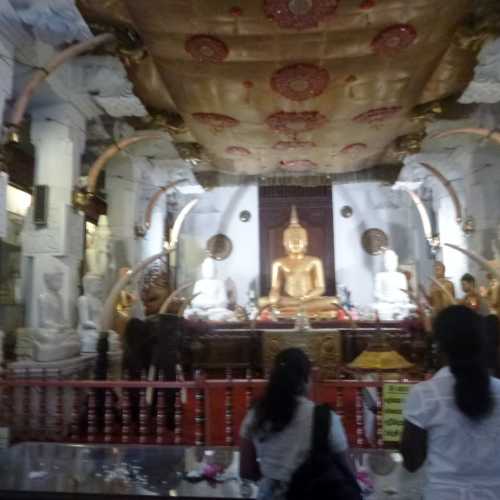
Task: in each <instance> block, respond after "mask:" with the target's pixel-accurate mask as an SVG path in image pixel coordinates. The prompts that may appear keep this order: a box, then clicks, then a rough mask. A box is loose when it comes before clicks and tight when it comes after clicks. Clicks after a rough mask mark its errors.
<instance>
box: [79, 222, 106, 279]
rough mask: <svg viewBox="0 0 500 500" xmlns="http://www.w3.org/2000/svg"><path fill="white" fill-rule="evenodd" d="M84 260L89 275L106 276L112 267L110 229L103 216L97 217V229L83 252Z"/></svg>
mask: <svg viewBox="0 0 500 500" xmlns="http://www.w3.org/2000/svg"><path fill="white" fill-rule="evenodd" d="M85 260H86V262H87V271H88V273H89V274H97V275H99V276H106V275H108V273H109V271H110V268H111V267H112V264H113V259H112V252H111V229H110V228H109V223H108V218H107V217H106V216H105V215H100V216H99V221H98V223H97V228H96V230H95V233H94V234H93V237H92V240H91V243H90V245H89V247H88V248H87V251H86V252H85Z"/></svg>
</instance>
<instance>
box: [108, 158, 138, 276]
mask: <svg viewBox="0 0 500 500" xmlns="http://www.w3.org/2000/svg"><path fill="white" fill-rule="evenodd" d="M140 177H141V169H140V167H139V166H138V165H137V160H135V161H132V159H131V158H129V157H126V156H124V155H123V154H120V155H117V156H116V157H115V158H114V159H113V160H112V161H111V162H110V164H109V165H108V166H107V167H106V201H107V204H108V220H109V226H110V229H111V237H112V238H113V252H114V257H115V261H116V267H117V269H120V268H122V267H133V265H134V264H135V263H136V262H138V259H139V258H140V254H139V249H140V243H139V240H138V239H137V238H136V236H135V231H134V227H135V224H136V219H137V215H136V214H137V212H138V207H139V185H140V184H139V181H140Z"/></svg>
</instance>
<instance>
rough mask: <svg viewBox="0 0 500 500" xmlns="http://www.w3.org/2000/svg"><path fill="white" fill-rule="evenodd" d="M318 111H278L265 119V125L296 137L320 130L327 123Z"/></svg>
mask: <svg viewBox="0 0 500 500" xmlns="http://www.w3.org/2000/svg"><path fill="white" fill-rule="evenodd" d="M327 121H328V120H327V119H326V116H324V115H322V114H321V113H320V112H319V111H300V112H295V111H290V112H288V111H278V112H277V113H273V114H272V115H270V116H268V117H267V118H266V123H267V124H268V125H269V127H271V128H272V129H273V130H276V131H277V132H284V133H285V134H290V135H293V136H294V137H296V136H297V134H299V133H300V132H307V131H308V130H315V129H318V128H321V127H323V126H324V125H325V123H327Z"/></svg>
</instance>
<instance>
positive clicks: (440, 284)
mask: <svg viewBox="0 0 500 500" xmlns="http://www.w3.org/2000/svg"><path fill="white" fill-rule="evenodd" d="M445 271H446V268H445V267H444V264H443V263H442V262H440V261H438V260H437V261H436V262H434V279H435V281H434V282H433V283H432V285H431V288H430V291H429V302H430V304H431V306H432V315H433V316H436V315H437V314H438V313H439V312H440V311H442V310H443V309H446V308H447V307H448V306H451V305H452V304H455V303H456V300H455V286H454V285H453V283H452V282H451V281H450V280H449V279H447V278H446V277H445Z"/></svg>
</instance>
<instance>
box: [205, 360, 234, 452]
mask: <svg viewBox="0 0 500 500" xmlns="http://www.w3.org/2000/svg"><path fill="white" fill-rule="evenodd" d="M224 396H225V398H224V399H225V416H224V417H225V424H226V425H225V444H226V446H232V445H233V444H234V438H233V375H232V372H231V368H228V369H227V370H226V389H225V395H224ZM209 418H210V415H209Z"/></svg>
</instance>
